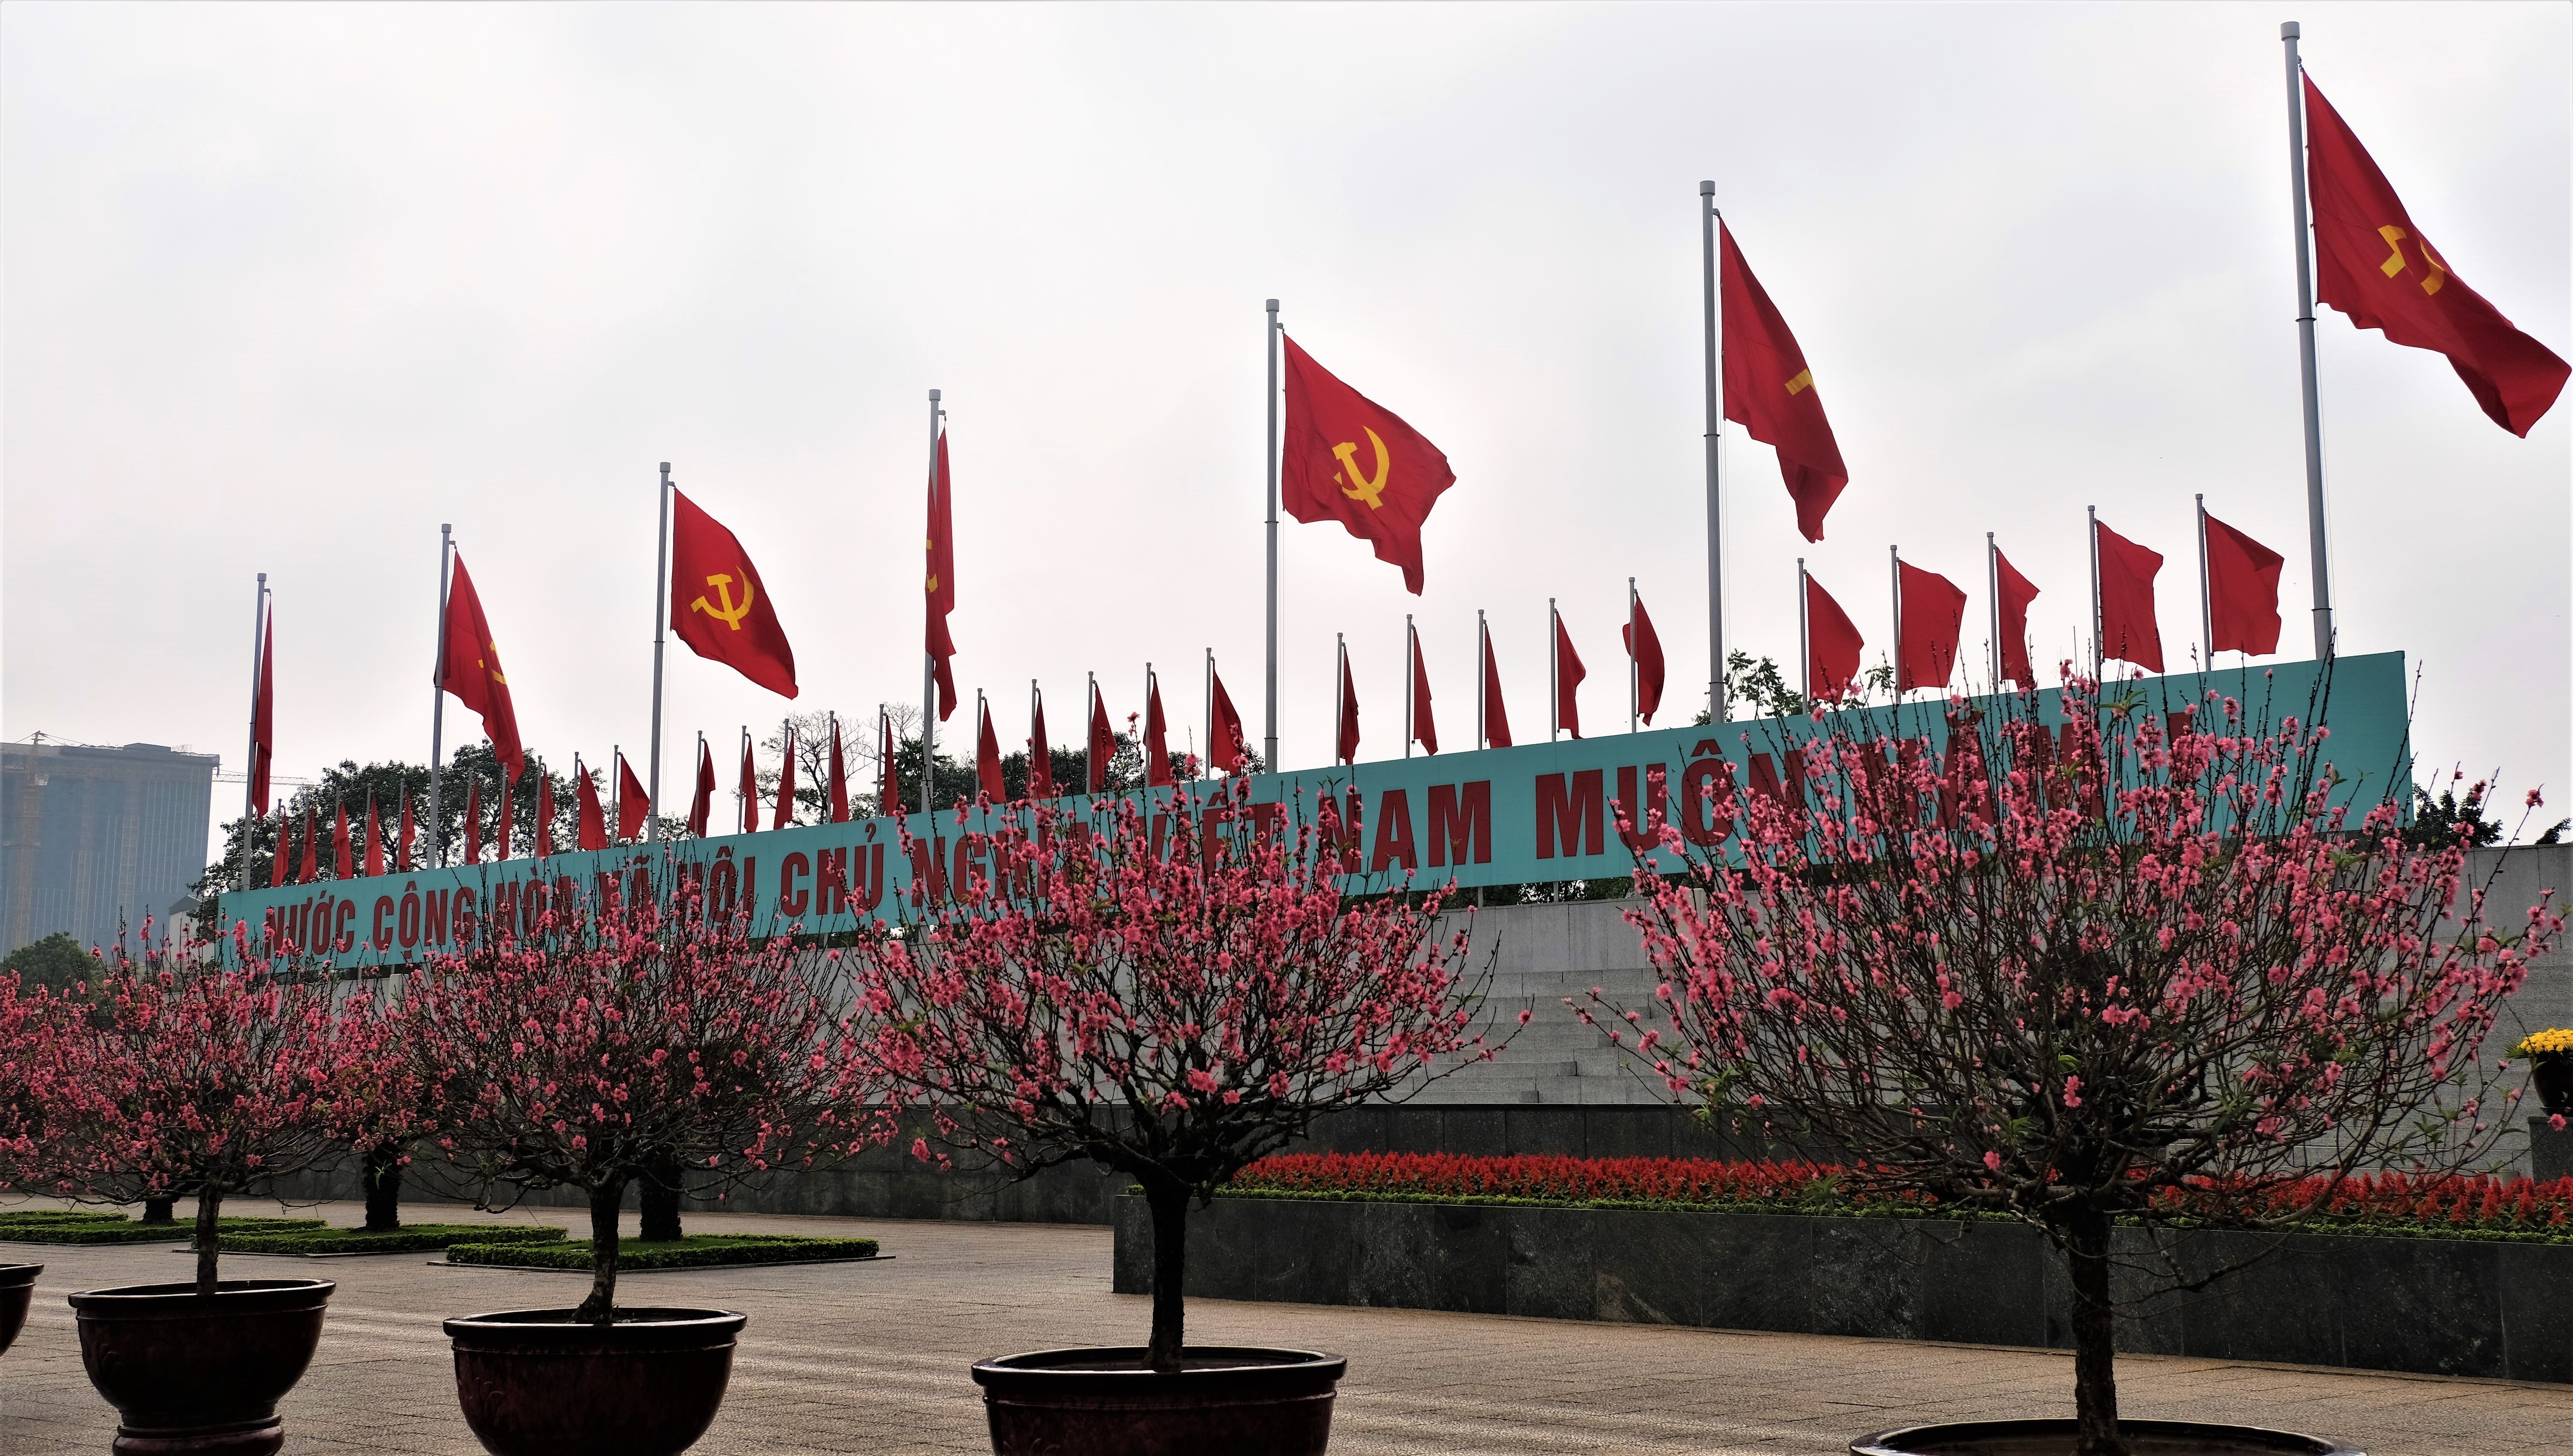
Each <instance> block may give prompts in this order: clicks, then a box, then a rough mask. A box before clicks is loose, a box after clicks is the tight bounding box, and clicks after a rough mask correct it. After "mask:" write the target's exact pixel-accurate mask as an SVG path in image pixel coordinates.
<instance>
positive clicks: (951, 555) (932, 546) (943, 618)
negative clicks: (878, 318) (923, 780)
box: [926, 429, 956, 723]
mask: <svg viewBox="0 0 2573 1456" xmlns="http://www.w3.org/2000/svg"><path fill="white" fill-rule="evenodd" d="M954 483H955V482H954V481H953V480H952V479H951V478H950V477H949V475H948V473H947V431H945V430H943V429H942V430H940V431H939V432H938V448H937V449H936V450H935V451H933V452H932V456H931V463H930V467H929V576H928V580H927V583H926V586H927V590H928V595H929V642H928V646H929V655H930V658H931V660H933V661H935V662H936V663H937V664H938V721H939V722H941V723H944V722H946V721H947V718H948V715H949V714H951V713H954V712H955V711H956V673H955V670H954V669H953V667H952V666H951V665H950V664H951V660H952V659H953V658H954V657H955V656H956V639H955V638H954V637H952V636H950V635H948V631H947V616H948V614H949V613H950V612H953V611H955V610H956V511H955V506H954V503H953V501H951V500H950V499H949V495H950V492H951V490H952V489H953V488H954Z"/></svg>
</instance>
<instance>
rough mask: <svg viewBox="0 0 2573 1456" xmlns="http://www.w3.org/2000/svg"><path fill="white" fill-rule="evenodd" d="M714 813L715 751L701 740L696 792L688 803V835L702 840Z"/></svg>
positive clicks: (710, 826) (699, 742) (698, 746)
mask: <svg viewBox="0 0 2573 1456" xmlns="http://www.w3.org/2000/svg"><path fill="white" fill-rule="evenodd" d="M714 812H715V751H714V749H713V748H711V747H709V746H708V745H707V743H706V741H705V740H704V739H702V738H700V739H698V740H697V792H696V797H695V798H693V799H691V800H689V801H688V833H689V834H690V835H692V836H694V837H695V838H698V839H703V838H705V837H706V831H707V830H708V829H711V828H713V827H714V826H713V820H714Z"/></svg>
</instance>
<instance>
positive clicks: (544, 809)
mask: <svg viewBox="0 0 2573 1456" xmlns="http://www.w3.org/2000/svg"><path fill="white" fill-rule="evenodd" d="M553 852H554V776H553V775H552V774H549V773H546V772H545V770H544V765H542V764H538V765H536V858H537V859H540V860H541V859H543V858H545V857H546V856H548V855H550V854H552V853H553Z"/></svg>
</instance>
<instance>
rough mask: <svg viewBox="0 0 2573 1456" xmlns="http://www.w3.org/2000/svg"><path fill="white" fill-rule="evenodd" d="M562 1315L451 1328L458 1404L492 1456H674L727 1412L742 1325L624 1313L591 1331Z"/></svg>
mask: <svg viewBox="0 0 2573 1456" xmlns="http://www.w3.org/2000/svg"><path fill="white" fill-rule="evenodd" d="M572 1315H573V1311H571V1310H568V1309H505V1310H501V1311H499V1312H497V1313H493V1314H470V1315H466V1316H465V1317H463V1318H461V1319H450V1320H448V1321H446V1333H447V1337H448V1338H449V1339H452V1340H453V1341H454V1342H455V1398H456V1400H457V1401H458V1402H459V1403H461V1404H462V1405H463V1407H464V1423H465V1424H466V1425H468V1426H470V1427H472V1428H473V1437H474V1439H475V1440H478V1441H480V1442H481V1443H482V1449H484V1450H486V1451H489V1452H491V1453H492V1456H677V1453H678V1452H681V1451H685V1450H686V1449H688V1448H689V1447H690V1446H693V1445H695V1444H696V1441H697V1438H698V1437H699V1436H702V1435H704V1434H705V1433H706V1427H708V1426H710V1425H713V1424H714V1419H715V1412H716V1411H717V1410H719V1409H721V1408H722V1406H723V1398H724V1387H725V1386H726V1385H727V1384H729V1383H731V1380H732V1351H733V1345H734V1343H735V1342H736V1341H737V1340H738V1339H739V1338H740V1336H741V1327H742V1326H743V1325H745V1324H748V1323H749V1322H750V1316H748V1315H746V1314H733V1313H730V1312H728V1311H725V1310H721V1309H619V1310H618V1311H616V1322H615V1323H614V1324H606V1325H600V1324H587V1323H583V1322H580V1321H578V1320H575V1319H574V1318H573V1317H572Z"/></svg>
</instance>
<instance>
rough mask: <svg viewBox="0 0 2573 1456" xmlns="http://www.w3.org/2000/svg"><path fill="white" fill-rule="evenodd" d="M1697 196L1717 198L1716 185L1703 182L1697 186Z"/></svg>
mask: <svg viewBox="0 0 2573 1456" xmlns="http://www.w3.org/2000/svg"><path fill="white" fill-rule="evenodd" d="M1697 195H1698V196H1699V197H1713V196H1715V184H1714V183H1712V182H1701V183H1699V184H1698V185H1697Z"/></svg>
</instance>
